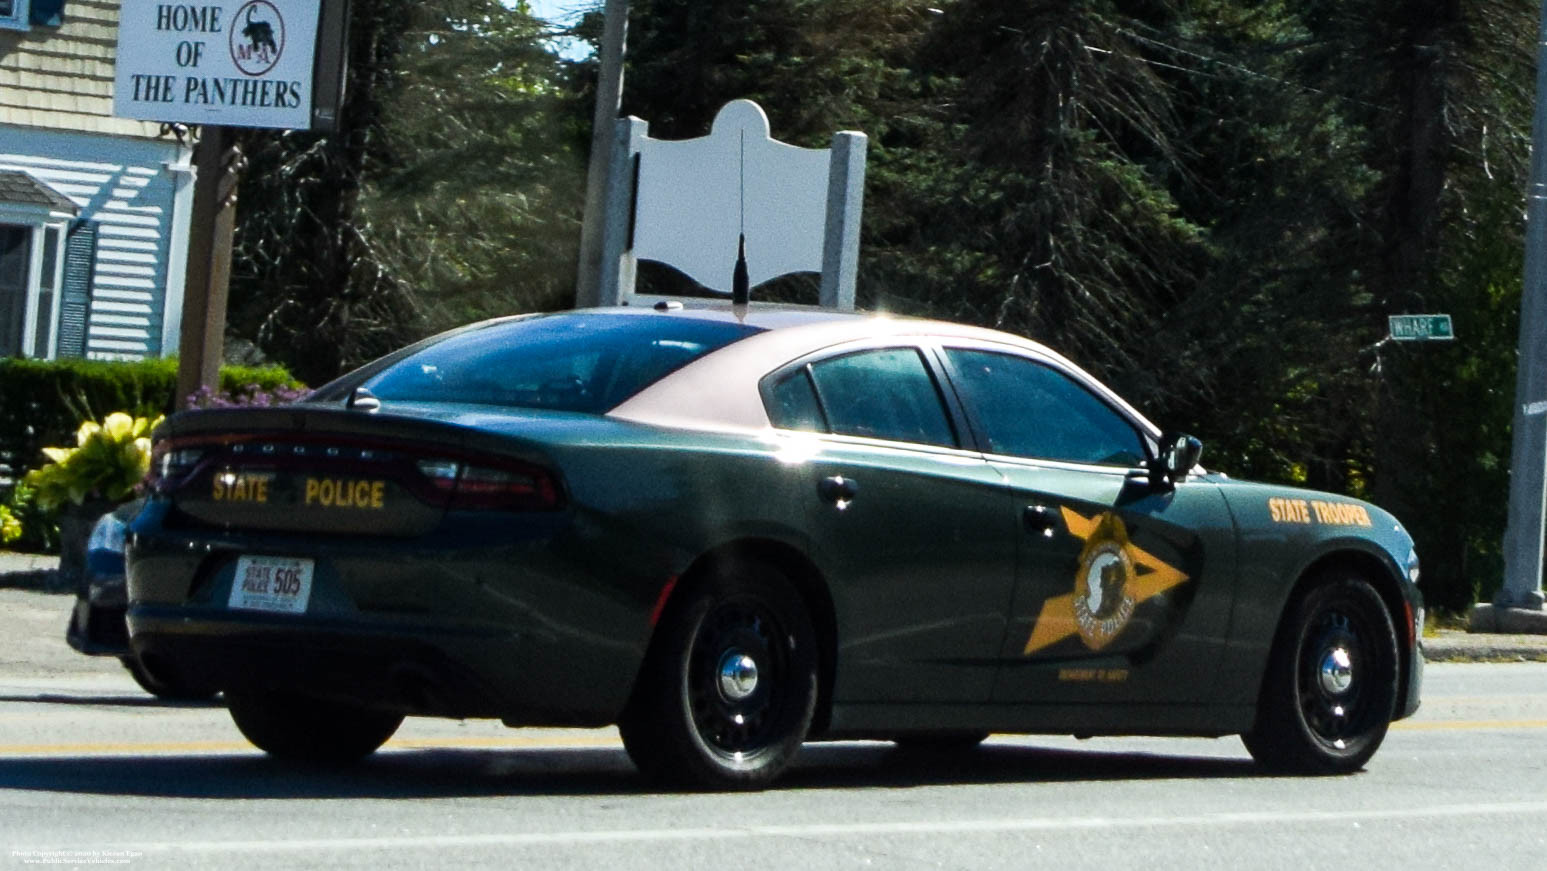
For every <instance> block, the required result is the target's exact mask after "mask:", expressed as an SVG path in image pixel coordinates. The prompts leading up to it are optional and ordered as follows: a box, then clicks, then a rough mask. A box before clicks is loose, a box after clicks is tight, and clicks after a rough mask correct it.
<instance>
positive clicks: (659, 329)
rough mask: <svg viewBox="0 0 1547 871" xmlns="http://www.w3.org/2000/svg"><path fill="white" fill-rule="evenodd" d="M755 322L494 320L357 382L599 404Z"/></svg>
mask: <svg viewBox="0 0 1547 871" xmlns="http://www.w3.org/2000/svg"><path fill="white" fill-rule="evenodd" d="M758 332H761V330H760V329H759V328H757V327H748V326H745V325H742V324H736V323H728V322H725V321H712V320H698V319H693V318H682V317H665V316H661V317H655V316H651V315H613V314H600V313H595V312H566V313H560V314H553V315H542V316H538V317H532V318H522V319H518V320H510V321H498V322H495V323H491V324H487V325H484V326H481V327H476V328H474V329H470V330H464V331H460V332H457V333H453V334H451V335H449V336H447V337H446V338H445V339H444V340H443V341H439V342H435V343H433V344H430V345H427V346H425V347H423V348H420V349H419V350H417V351H416V352H414V353H411V354H409V355H407V356H405V357H402V358H401V359H398V360H396V361H395V362H393V363H392V364H391V365H389V366H387V367H386V368H385V369H382V370H381V371H379V372H376V373H374V374H373V375H372V376H371V377H370V378H368V379H367V380H366V381H365V382H364V384H363V386H365V387H367V388H369V389H370V391H371V392H372V393H374V394H375V395H376V396H377V397H379V398H381V399H383V400H404V401H414V402H470V403H479V404H484V405H505V406H515V407H521V408H547V409H555V410H559V411H582V412H591V413H602V412H605V411H609V410H611V409H612V408H613V407H615V406H617V405H618V404H620V403H622V402H623V401H624V400H626V399H628V398H629V397H631V396H633V395H634V394H635V393H638V392H639V391H640V390H643V389H644V388H645V387H647V386H649V385H650V384H652V383H654V382H656V381H658V380H660V379H661V378H663V377H665V376H666V375H668V374H670V373H671V372H673V371H675V370H677V369H679V368H681V367H683V366H685V365H687V364H688V363H690V362H692V361H693V360H696V359H698V358H699V357H701V356H703V355H705V354H707V353H709V352H710V351H714V350H716V349H719V348H722V347H724V346H726V345H729V344H730V343H732V342H734V341H736V340H738V339H741V338H745V337H746V336H750V335H752V334H754V333H758Z"/></svg>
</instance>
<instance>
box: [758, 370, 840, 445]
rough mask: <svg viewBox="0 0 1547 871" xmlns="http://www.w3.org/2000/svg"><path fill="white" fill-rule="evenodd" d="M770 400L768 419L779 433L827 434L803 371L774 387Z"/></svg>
mask: <svg viewBox="0 0 1547 871" xmlns="http://www.w3.org/2000/svg"><path fill="white" fill-rule="evenodd" d="M769 399H770V402H769V404H768V406H769V407H768V419H769V420H770V421H771V422H772V423H773V425H774V426H776V427H778V428H779V429H797V430H803V431H805V432H827V417H826V416H825V415H823V414H822V406H821V403H819V402H817V398H816V388H815V387H813V386H812V385H811V374H810V373H809V372H808V371H807V370H806V369H805V368H802V369H801V370H800V371H799V372H796V373H795V374H794V375H789V376H786V377H785V378H784V380H783V381H780V382H779V383H778V384H775V385H774V388H773V390H772V391H771V392H770V394H769Z"/></svg>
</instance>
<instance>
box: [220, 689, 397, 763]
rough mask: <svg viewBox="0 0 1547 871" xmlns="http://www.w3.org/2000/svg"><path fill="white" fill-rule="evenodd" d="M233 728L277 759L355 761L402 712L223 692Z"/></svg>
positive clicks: (383, 736)
mask: <svg viewBox="0 0 1547 871" xmlns="http://www.w3.org/2000/svg"><path fill="white" fill-rule="evenodd" d="M226 704H227V706H228V707H229V708H230V710H231V719H232V720H234V721H235V722H236V728H238V729H240V730H241V732H242V735H243V736H245V737H246V738H247V740H248V741H251V742H252V743H253V746H255V747H257V748H258V749H259V750H262V751H263V752H265V753H267V754H269V755H270V756H273V757H275V758H278V759H285V760H290V761H295V762H306V763H313V764H321V765H346V764H348V763H351V762H357V761H359V760H361V759H363V758H365V757H366V756H369V755H371V754H372V753H374V752H375V751H376V748H378V747H380V746H381V745H383V744H385V743H386V742H387V739H388V738H391V737H392V733H394V732H396V731H397V728H398V726H400V725H401V724H402V722H403V715H402V714H398V713H390V712H386V711H373V710H370V709H367V708H359V707H356V706H354V705H347V704H343V703H340V702H331V701H324V700H321V699H314V698H309V697H306V696H300V695H295V694H293V693H280V692H242V693H232V692H227V693H226Z"/></svg>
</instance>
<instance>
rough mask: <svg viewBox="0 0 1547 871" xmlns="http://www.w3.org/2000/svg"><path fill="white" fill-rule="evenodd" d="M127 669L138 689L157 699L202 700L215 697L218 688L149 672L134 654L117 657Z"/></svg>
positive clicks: (176, 700)
mask: <svg viewBox="0 0 1547 871" xmlns="http://www.w3.org/2000/svg"><path fill="white" fill-rule="evenodd" d="M118 661H119V662H121V663H123V666H124V668H126V669H128V671H129V676H130V677H132V678H134V682H135V683H137V684H139V685H140V689H142V690H144V691H145V692H147V693H150V694H151V695H153V696H155V697H156V698H158V699H166V700H168V701H174V702H203V701H208V700H209V699H212V698H214V697H215V695H216V693H218V692H219V690H213V689H210V688H208V687H201V686H193V685H190V684H185V683H183V682H182V681H180V680H176V679H173V678H169V677H166V676H163V675H157V674H153V673H151V671H150V670H149V669H147V668H146V667H145V664H144V663H142V662H140V660H139V658H138V657H135V656H122V657H119V659H118Z"/></svg>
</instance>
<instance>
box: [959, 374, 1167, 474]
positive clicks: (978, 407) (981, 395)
mask: <svg viewBox="0 0 1547 871" xmlns="http://www.w3.org/2000/svg"><path fill="white" fill-rule="evenodd" d="M945 353H946V356H947V357H948V358H949V359H950V361H951V365H952V366H953V367H954V369H955V371H956V376H957V377H960V378H961V380H962V385H961V386H962V388H963V391H964V393H965V394H966V395H965V396H964V397H963V398H964V399H965V400H966V401H967V403H968V404H969V405H971V406H972V409H973V411H974V412H975V413H976V417H977V420H978V422H979V423H980V424H981V425H982V427H983V430H984V433H983V435H984V437H985V438H987V439H988V449H989V451H990V452H991V453H995V454H1006V455H1008V456H1016V457H1031V458H1035V459H1043V460H1064V461H1067V462H1072V463H1090V464H1096V465H1103V466H1124V467H1129V468H1132V467H1135V466H1139V465H1142V464H1143V463H1144V458H1145V452H1144V441H1143V439H1142V437H1141V436H1140V435H1139V432H1138V430H1136V429H1134V427H1133V425H1132V424H1130V423H1129V422H1128V421H1127V419H1125V418H1124V417H1123V416H1122V415H1120V414H1118V413H1117V412H1116V411H1115V410H1113V409H1112V407H1111V406H1109V405H1107V404H1106V403H1105V402H1102V401H1101V400H1100V399H1098V398H1097V397H1096V396H1095V395H1094V394H1092V393H1091V392H1090V391H1089V390H1087V389H1085V387H1084V386H1082V385H1080V384H1079V383H1078V382H1076V381H1075V380H1074V379H1072V378H1070V377H1069V376H1067V375H1065V374H1063V373H1062V372H1059V371H1057V370H1056V369H1053V368H1052V367H1050V366H1046V365H1044V364H1042V363H1039V362H1037V361H1035V360H1030V359H1027V358H1025V357H1017V356H1014V355H1011V354H999V353H994V352H992V351H973V350H966V349H961V348H949V349H947V350H946V352H945Z"/></svg>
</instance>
